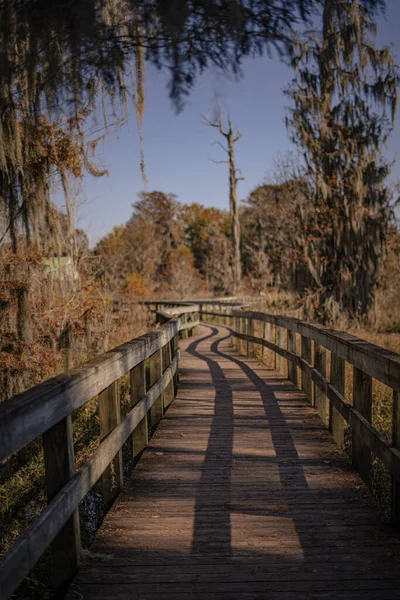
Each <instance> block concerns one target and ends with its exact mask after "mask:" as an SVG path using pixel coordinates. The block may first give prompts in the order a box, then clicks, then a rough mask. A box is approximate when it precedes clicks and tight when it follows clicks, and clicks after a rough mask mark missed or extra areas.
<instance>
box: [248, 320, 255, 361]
mask: <svg viewBox="0 0 400 600" xmlns="http://www.w3.org/2000/svg"><path fill="white" fill-rule="evenodd" d="M246 333H247V335H252V336H253V337H254V321H253V319H247V332H246ZM247 356H251V358H254V344H253V342H247Z"/></svg>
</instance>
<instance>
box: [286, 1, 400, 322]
mask: <svg viewBox="0 0 400 600" xmlns="http://www.w3.org/2000/svg"><path fill="white" fill-rule="evenodd" d="M375 33H376V25H375V23H374V21H373V14H372V13H371V10H370V9H369V8H368V6H366V5H365V3H362V2H360V1H359V0H345V1H343V0H325V3H324V10H323V27H322V32H321V35H318V34H310V35H307V36H306V37H305V38H304V39H300V40H298V41H297V43H296V45H295V47H294V48H293V61H292V62H293V66H294V67H295V68H296V69H297V71H298V75H297V77H296V79H295V80H294V82H293V84H292V86H291V88H290V89H289V91H288V94H289V96H290V97H291V98H292V100H293V103H294V108H293V109H292V110H291V111H290V116H289V118H288V125H289V128H290V131H291V134H292V138H293V140H294V141H295V142H296V143H297V144H298V145H299V146H300V147H301V148H302V150H303V152H304V157H305V163H306V168H307V172H308V176H309V178H310V181H311V182H312V186H313V192H312V194H311V197H310V202H309V205H308V207H307V206H303V207H302V209H301V211H300V219H301V224H302V231H303V238H304V239H303V243H302V247H303V260H304V262H305V264H306V265H307V268H308V279H307V281H306V282H305V285H304V287H305V288H306V287H307V288H308V289H309V290H310V293H309V296H308V306H309V309H311V312H312V313H313V315H317V316H318V317H319V318H321V319H323V320H325V321H332V320H335V319H336V318H338V316H340V315H343V314H345V315H347V316H348V317H350V318H354V317H356V318H359V317H365V316H366V315H367V314H368V311H369V309H370V308H371V305H372V303H373V298H374V292H375V289H376V286H377V283H378V277H379V268H380V265H381V262H382V257H383V256H384V253H385V240H386V233H387V228H388V225H389V219H390V200H391V196H390V190H389V188H388V184H387V175H388V173H389V171H390V165H388V164H387V162H386V161H385V159H384V157H383V155H382V150H383V149H384V147H385V143H386V140H387V139H388V136H389V135H390V133H391V130H392V124H393V119H394V114H395V110H396V105H397V80H398V76H397V71H396V67H395V64H394V60H393V57H392V55H391V53H390V50H389V49H388V48H383V49H379V48H377V47H376V46H375V45H374V41H373V38H374V35H375Z"/></svg>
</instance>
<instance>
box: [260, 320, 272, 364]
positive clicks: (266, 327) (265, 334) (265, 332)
mask: <svg viewBox="0 0 400 600" xmlns="http://www.w3.org/2000/svg"><path fill="white" fill-rule="evenodd" d="M262 325H263V331H262V339H263V340H269V339H270V335H268V334H270V332H271V326H270V324H269V323H263V324H262ZM261 360H262V362H263V363H264V364H265V363H266V362H267V348H266V347H265V346H262V349H261Z"/></svg>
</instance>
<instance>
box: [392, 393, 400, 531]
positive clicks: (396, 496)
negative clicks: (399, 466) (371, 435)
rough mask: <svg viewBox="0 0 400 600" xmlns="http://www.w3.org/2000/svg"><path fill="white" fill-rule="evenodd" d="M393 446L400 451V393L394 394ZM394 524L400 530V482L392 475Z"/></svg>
mask: <svg viewBox="0 0 400 600" xmlns="http://www.w3.org/2000/svg"><path fill="white" fill-rule="evenodd" d="M392 445H393V447H394V448H396V449H397V450H400V402H399V392H395V391H394V392H393V413H392ZM392 523H393V525H394V526H395V527H396V528H400V482H399V481H398V480H396V479H395V478H394V477H393V475H392Z"/></svg>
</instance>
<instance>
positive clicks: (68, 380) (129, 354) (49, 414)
mask: <svg viewBox="0 0 400 600" xmlns="http://www.w3.org/2000/svg"><path fill="white" fill-rule="evenodd" d="M178 324H179V322H178V320H177V319H174V320H172V321H169V322H168V323H167V324H166V325H163V326H162V327H160V329H158V330H157V331H151V332H149V333H147V334H146V335H144V336H141V337H139V338H136V339H135V340H132V341H131V342H128V343H127V344H123V345H122V346H119V347H118V348H114V350H110V352H106V353H105V354H102V355H101V356H99V357H98V358H95V359H93V360H91V361H89V362H88V363H86V364H85V365H84V366H83V367H79V368H78V369H73V370H72V371H69V372H68V373H63V374H62V375H59V376H58V377H54V378H52V379H49V380H48V381H45V382H44V383H42V384H40V385H37V386H35V387H34V388H32V389H30V390H28V391H26V392H24V393H22V394H19V395H18V396H14V398H12V399H10V400H7V402H2V403H0V462H1V461H2V460H4V459H5V458H7V457H8V456H9V455H10V454H12V453H13V452H16V451H17V450H19V449H20V448H22V447H23V446H25V445H26V444H28V443H29V442H31V441H32V440H34V439H35V438H37V437H38V436H39V435H42V434H43V433H44V432H45V431H47V430H48V429H50V428H51V427H53V425H55V424H56V423H58V422H59V421H61V420H62V419H64V418H65V417H67V416H68V415H70V414H72V413H73V412H74V411H75V410H76V409H77V408H79V407H80V406H83V405H84V404H85V403H86V402H87V401H88V400H90V399H91V398H93V397H95V396H97V395H98V394H99V393H100V392H102V391H103V390H104V389H105V388H106V387H108V386H109V385H111V384H112V383H113V382H114V381H116V380H117V379H119V378H120V377H122V376H123V375H125V373H128V372H129V371H130V370H131V369H133V368H134V367H135V366H136V365H138V364H139V363H141V362H142V361H143V360H145V359H146V358H148V357H149V356H151V355H152V354H154V353H155V352H156V351H157V350H159V349H160V348H162V347H163V346H164V345H165V344H167V343H168V342H169V341H170V339H171V338H172V337H173V336H174V335H175V334H176V332H177V331H178Z"/></svg>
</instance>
